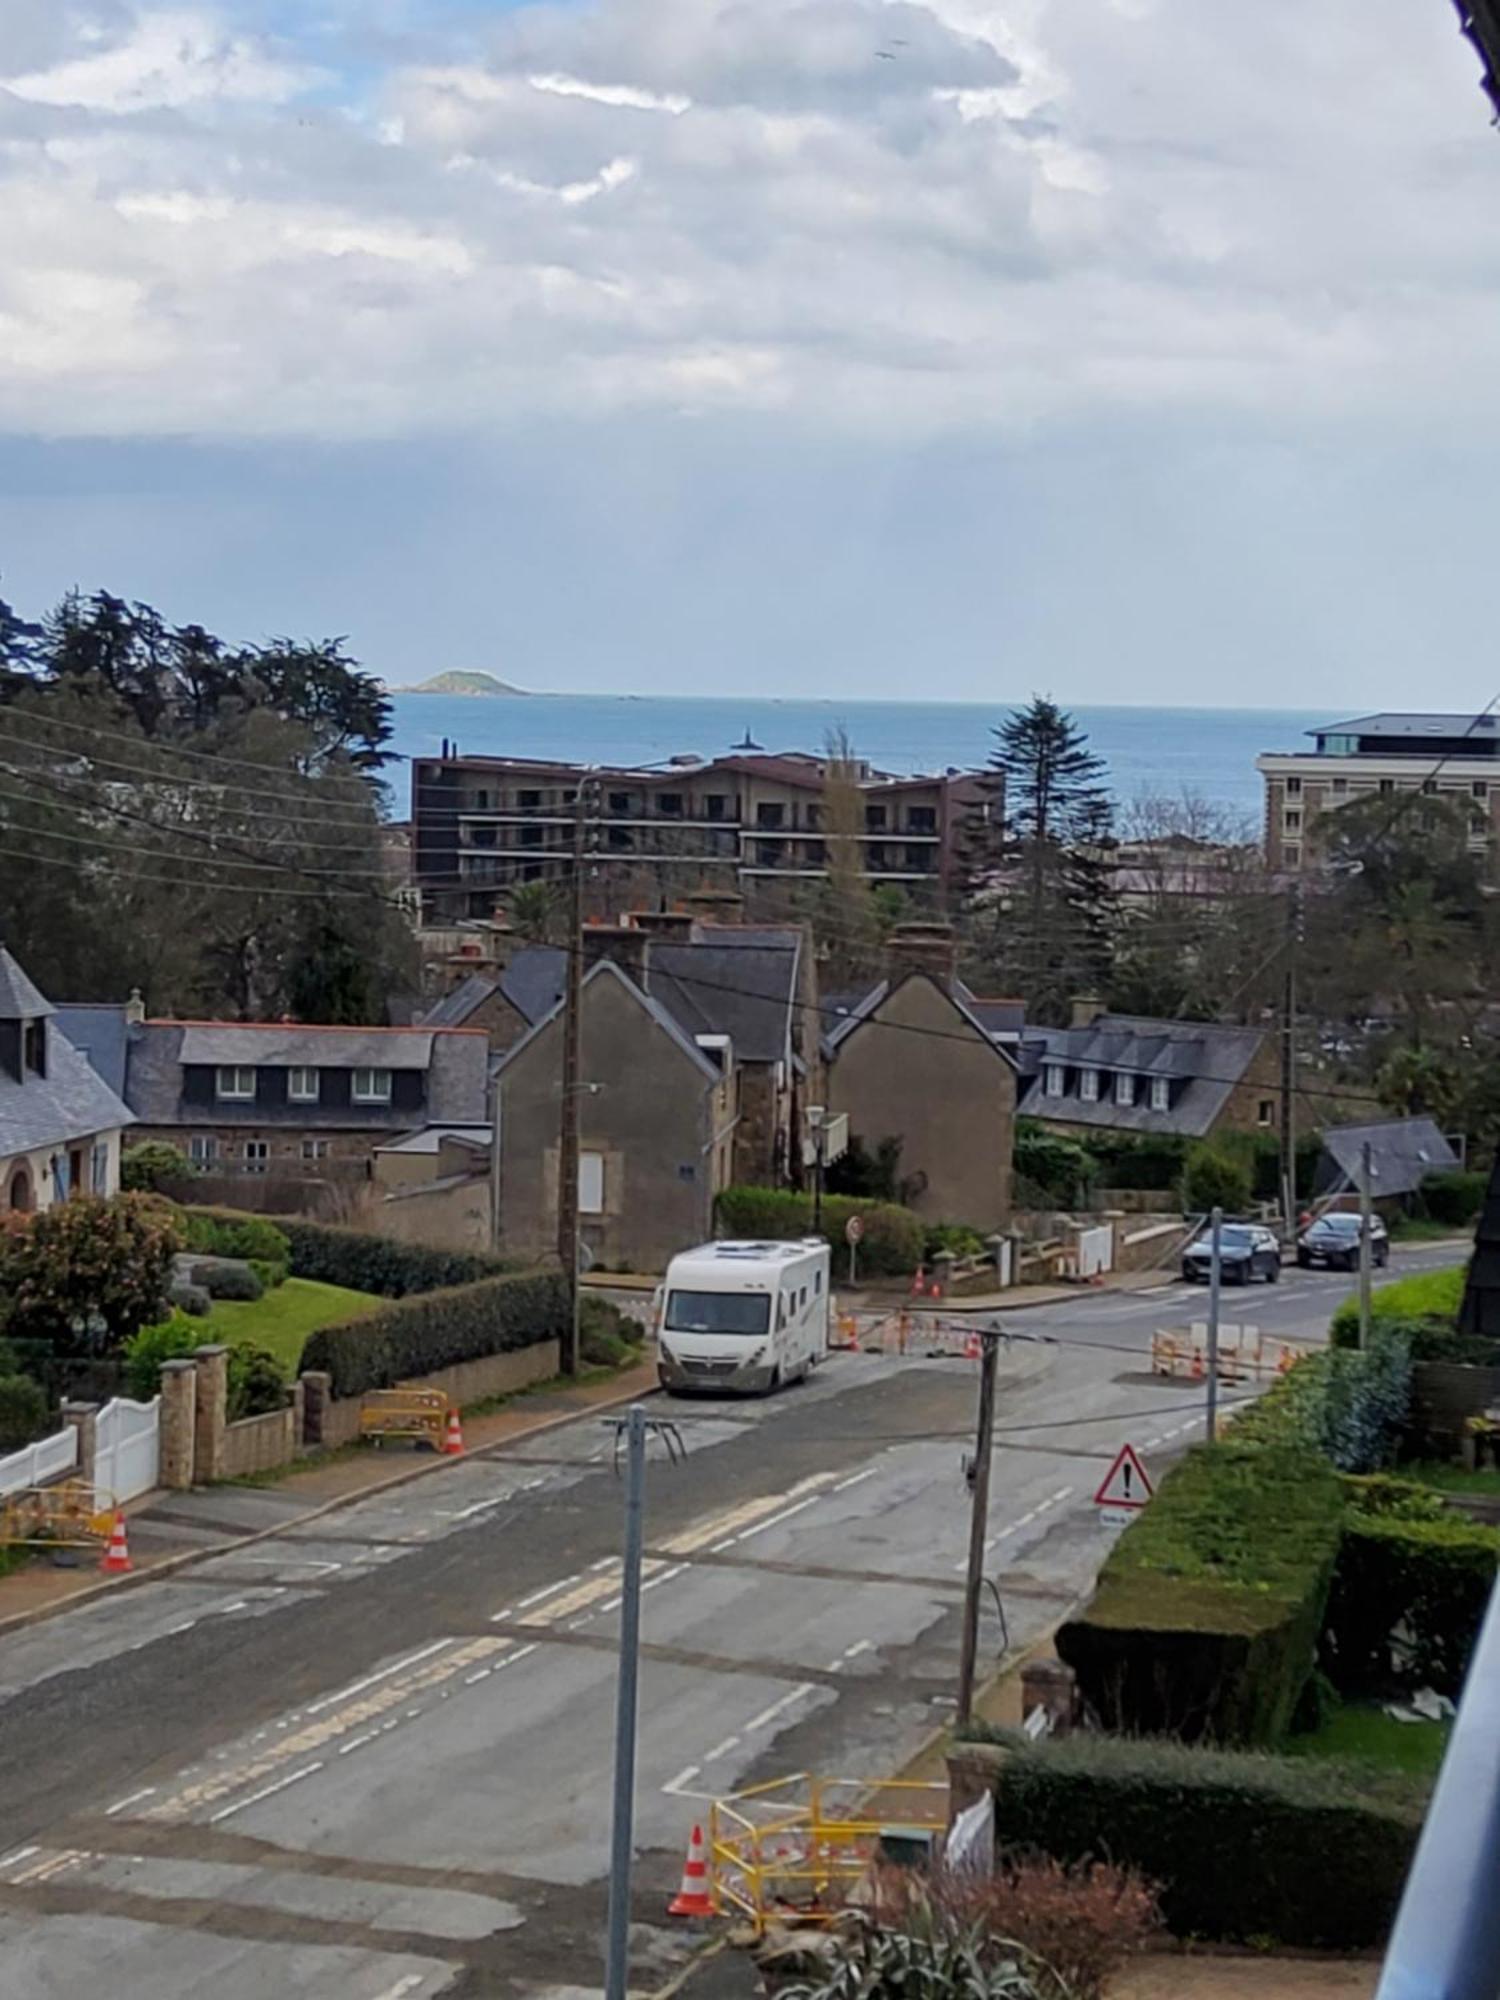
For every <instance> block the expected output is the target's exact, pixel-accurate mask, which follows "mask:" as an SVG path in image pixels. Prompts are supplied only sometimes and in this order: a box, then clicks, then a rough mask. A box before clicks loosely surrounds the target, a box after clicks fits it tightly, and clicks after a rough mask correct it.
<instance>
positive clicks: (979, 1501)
mask: <svg viewBox="0 0 1500 2000" xmlns="http://www.w3.org/2000/svg"><path fill="white" fill-rule="evenodd" d="M979 1339H980V1353H979V1423H978V1427H977V1430H976V1432H975V1437H974V1477H973V1493H974V1511H973V1513H972V1514H971V1515H970V1517H969V1573H968V1576H967V1577H966V1579H965V1581H964V1625H963V1640H962V1646H961V1650H960V1652H959V1656H958V1722H959V1724H960V1726H962V1725H963V1724H964V1723H966V1722H967V1721H968V1720H969V1716H970V1713H971V1712H972V1710H973V1707H974V1676H975V1672H976V1670H977V1665H978V1660H979V1598H980V1593H981V1592H982V1591H983V1589H984V1541H985V1529H986V1527H987V1525H988V1523H989V1513H990V1459H991V1457H992V1455H993V1453H994V1445H995V1372H996V1370H997V1368H998V1367H999V1365H1000V1336H999V1334H998V1333H989V1332H985V1333H981V1334H980V1336H979Z"/></svg>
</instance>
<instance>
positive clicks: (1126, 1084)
mask: <svg viewBox="0 0 1500 2000" xmlns="http://www.w3.org/2000/svg"><path fill="white" fill-rule="evenodd" d="M1115 1103H1116V1104H1118V1105H1119V1106H1121V1108H1122V1109H1123V1110H1126V1111H1128V1110H1129V1109H1130V1107H1131V1105H1133V1104H1134V1103H1135V1077H1134V1076H1133V1075H1132V1074H1131V1072H1130V1071H1129V1070H1128V1069H1122V1070H1119V1071H1117V1072H1116V1074H1115Z"/></svg>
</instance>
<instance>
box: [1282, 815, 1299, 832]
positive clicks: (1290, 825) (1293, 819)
mask: <svg viewBox="0 0 1500 2000" xmlns="http://www.w3.org/2000/svg"><path fill="white" fill-rule="evenodd" d="M1286 830H1287V832H1288V833H1300V832H1301V831H1302V815H1301V813H1299V812H1289V813H1288V814H1287V816H1286Z"/></svg>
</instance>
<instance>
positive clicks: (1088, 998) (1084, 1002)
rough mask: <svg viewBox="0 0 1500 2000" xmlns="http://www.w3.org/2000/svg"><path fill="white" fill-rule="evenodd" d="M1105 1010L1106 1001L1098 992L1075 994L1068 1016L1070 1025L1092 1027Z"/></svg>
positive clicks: (1071, 1026)
mask: <svg viewBox="0 0 1500 2000" xmlns="http://www.w3.org/2000/svg"><path fill="white" fill-rule="evenodd" d="M1104 1011H1105V1008H1104V1002H1103V1001H1102V1000H1101V999H1100V998H1099V995H1098V994H1097V993H1078V994H1075V995H1074V998H1073V1001H1072V1006H1071V1011H1070V1013H1069V1016H1068V1026H1069V1027H1070V1028H1092V1027H1093V1025H1094V1023H1095V1022H1096V1021H1097V1020H1098V1018H1099V1016H1100V1015H1101V1014H1102V1013H1103V1012H1104Z"/></svg>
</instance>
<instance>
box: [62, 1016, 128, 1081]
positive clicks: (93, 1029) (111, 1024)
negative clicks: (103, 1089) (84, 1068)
mask: <svg viewBox="0 0 1500 2000" xmlns="http://www.w3.org/2000/svg"><path fill="white" fill-rule="evenodd" d="M57 1025H58V1026H59V1027H60V1028H61V1029H62V1031H63V1033H64V1034H65V1035H66V1036H67V1038H68V1040H69V1041H70V1042H71V1043H72V1044H73V1046H74V1048H75V1049H78V1050H79V1051H80V1052H81V1053H82V1054H84V1055H86V1056H87V1057H88V1059H89V1061H90V1062H91V1063H92V1064H93V1065H94V1068H95V1069H96V1070H97V1071H98V1072H99V1074H100V1076H102V1077H103V1078H104V1081H105V1082H106V1083H107V1084H108V1085H109V1087H110V1089H111V1090H112V1091H113V1092H114V1093H115V1095H116V1097H123V1096H124V1095H125V1050H126V1041H125V1009H124V1008H123V1007H120V1006H109V1007H100V1006H94V1005H92V1004H87V1005H86V1004H83V1003H81V1002H77V1001H71V1000H64V1001H63V1002H61V1004H60V1005H59V1006H58V1008H57Z"/></svg>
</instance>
